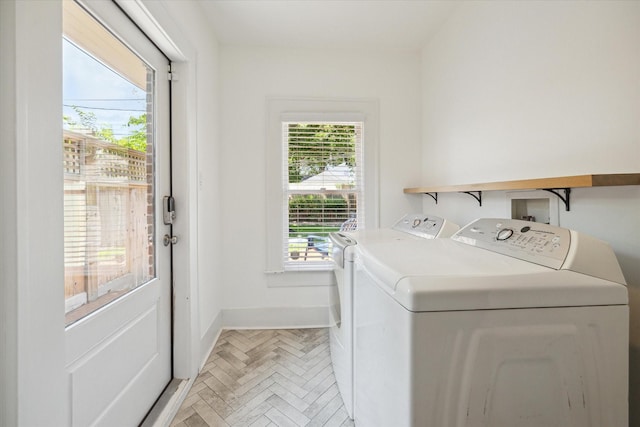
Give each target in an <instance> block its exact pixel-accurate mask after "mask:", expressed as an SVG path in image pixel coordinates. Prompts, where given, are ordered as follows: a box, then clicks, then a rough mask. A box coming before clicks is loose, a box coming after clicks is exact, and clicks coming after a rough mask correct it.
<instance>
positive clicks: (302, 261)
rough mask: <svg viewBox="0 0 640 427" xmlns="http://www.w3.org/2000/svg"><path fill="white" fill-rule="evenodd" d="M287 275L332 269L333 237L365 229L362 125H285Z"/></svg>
mask: <svg viewBox="0 0 640 427" xmlns="http://www.w3.org/2000/svg"><path fill="white" fill-rule="evenodd" d="M282 135H283V144H284V146H285V147H286V149H285V150H283V153H284V154H285V158H284V162H283V165H284V167H283V184H284V191H283V204H284V206H283V212H284V213H285V215H284V224H283V225H284V227H283V231H284V233H283V253H282V255H283V258H284V266H285V270H301V269H317V268H319V267H322V266H330V265H331V264H330V262H331V259H330V257H331V243H330V241H329V233H330V232H333V231H339V230H355V229H357V228H362V227H363V225H364V224H363V219H364V200H363V199H364V192H363V188H364V183H363V173H362V169H363V168H362V141H363V123H362V122H299V121H298V122H283V123H282Z"/></svg>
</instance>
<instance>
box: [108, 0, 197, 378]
mask: <svg viewBox="0 0 640 427" xmlns="http://www.w3.org/2000/svg"><path fill="white" fill-rule="evenodd" d="M114 1H115V3H116V4H118V6H120V7H121V8H122V10H123V11H124V12H125V13H126V14H127V15H128V16H129V17H130V18H131V19H132V20H133V21H134V22H135V23H136V25H138V26H139V27H140V29H141V30H142V31H143V32H144V33H145V34H146V35H147V37H149V38H150V39H151V41H153V42H154V43H155V44H156V45H157V46H158V48H160V50H162V52H163V53H164V54H165V55H166V56H167V57H168V58H169V60H170V61H171V70H172V75H173V79H172V84H171V147H172V159H171V162H172V168H171V169H172V190H173V194H174V197H175V198H176V214H177V219H176V221H175V223H174V224H173V235H174V236H177V237H178V239H179V242H178V244H176V245H175V246H174V247H173V280H174V283H173V292H174V300H173V376H174V378H178V379H185V380H186V379H191V380H192V381H193V380H194V379H195V377H196V376H197V375H198V372H199V370H200V362H201V360H200V359H201V352H202V351H203V350H209V349H200V343H201V331H200V327H199V319H200V313H199V305H198V264H197V260H198V256H197V250H198V172H197V171H198V158H197V144H196V143H197V140H196V116H197V103H196V100H197V97H196V95H197V87H196V67H195V58H196V50H195V48H194V46H193V45H192V44H191V43H190V42H189V41H188V40H187V39H185V38H184V36H183V33H182V30H180V28H179V26H178V25H177V24H176V22H175V21H174V19H173V18H172V17H171V15H170V14H169V13H168V12H167V10H166V9H165V8H164V6H163V4H162V2H152V1H150V2H144V4H143V3H142V1H140V0H114Z"/></svg>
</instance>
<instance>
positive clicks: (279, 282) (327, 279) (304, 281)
mask: <svg viewBox="0 0 640 427" xmlns="http://www.w3.org/2000/svg"><path fill="white" fill-rule="evenodd" d="M266 276H267V287H268V288H294V287H296V288H304V287H316V286H333V285H335V284H336V279H335V275H334V274H333V268H331V267H326V268H323V267H319V268H318V269H315V270H297V271H269V272H266Z"/></svg>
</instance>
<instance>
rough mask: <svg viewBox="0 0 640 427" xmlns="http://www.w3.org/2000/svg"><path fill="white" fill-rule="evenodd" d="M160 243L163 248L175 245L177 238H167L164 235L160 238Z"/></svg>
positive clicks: (167, 236) (166, 235)
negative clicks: (162, 244)
mask: <svg viewBox="0 0 640 427" xmlns="http://www.w3.org/2000/svg"><path fill="white" fill-rule="evenodd" d="M162 243H164V245H165V246H169V245H175V244H176V243H178V236H169V235H168V234H165V235H164V237H163V238H162Z"/></svg>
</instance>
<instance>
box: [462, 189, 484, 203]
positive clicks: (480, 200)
mask: <svg viewBox="0 0 640 427" xmlns="http://www.w3.org/2000/svg"><path fill="white" fill-rule="evenodd" d="M461 193H464V194H468V195H470V196H471V197H473V198H474V199H476V200H477V201H478V204H479V205H480V206H482V191H461ZM473 193H478V194H473Z"/></svg>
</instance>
